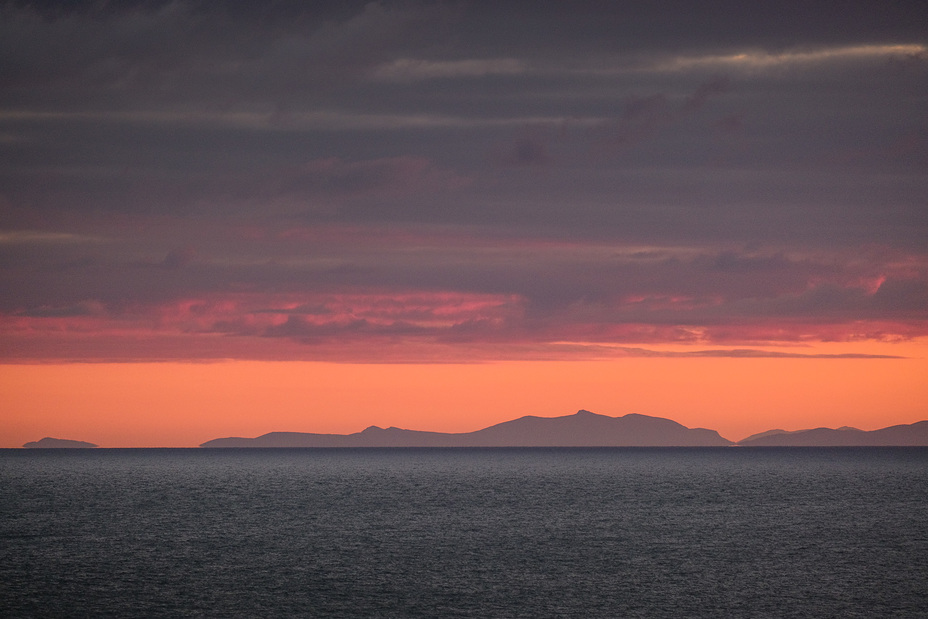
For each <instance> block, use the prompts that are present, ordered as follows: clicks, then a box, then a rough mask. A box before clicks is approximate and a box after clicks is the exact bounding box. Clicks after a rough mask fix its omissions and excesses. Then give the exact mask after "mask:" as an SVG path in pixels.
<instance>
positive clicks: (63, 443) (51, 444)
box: [23, 436, 98, 449]
mask: <svg viewBox="0 0 928 619" xmlns="http://www.w3.org/2000/svg"><path fill="white" fill-rule="evenodd" d="M23 447H25V448H26V449H93V448H94V447H98V445H95V444H93V443H88V442H86V441H72V440H70V439H66V438H52V437H50V436H46V437H45V438H43V439H42V440H39V441H29V442H28V443H26V444H25V445H23Z"/></svg>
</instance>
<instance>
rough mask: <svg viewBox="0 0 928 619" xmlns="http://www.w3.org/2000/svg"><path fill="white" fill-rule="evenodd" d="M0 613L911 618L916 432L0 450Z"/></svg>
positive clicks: (920, 527) (924, 467)
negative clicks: (798, 441)
mask: <svg viewBox="0 0 928 619" xmlns="http://www.w3.org/2000/svg"><path fill="white" fill-rule="evenodd" d="M0 616H3V617H59V616H80V617H104V616H112V617H133V616H145V617H157V616H168V617H177V616H180V617H182V616H211V617H239V616H241V617H285V616H286V617H290V616H305V617H726V616H728V617H767V616H776V617H893V616H898V617H926V616H928V449H924V448H862V449H858V448H833V449H802V448H800V449H788V448H785V449H741V448H722V449H705V448H703V449H685V448H681V449H621V448H618V449H358V450H352V449H346V450H298V449H297V450H196V449H192V450H89V451H85V450H3V451H0Z"/></svg>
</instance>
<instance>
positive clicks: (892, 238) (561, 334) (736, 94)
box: [0, 0, 928, 341]
mask: <svg viewBox="0 0 928 619" xmlns="http://www.w3.org/2000/svg"><path fill="white" fill-rule="evenodd" d="M641 4H646V5H647V6H641ZM925 23H928V5H925V4H924V3H922V2H897V3H892V4H891V5H886V6H881V7H880V9H879V11H876V10H875V9H874V5H872V4H871V3H866V2H849V3H846V4H845V5H844V6H843V8H842V9H841V10H837V9H834V8H832V7H831V5H829V4H827V3H808V2H803V3H799V2H777V3H762V4H757V3H748V4H745V3H740V2H727V1H726V2H709V3H701V4H700V5H699V7H698V9H697V8H696V7H695V5H693V4H692V3H687V2H671V1H666V2H658V3H616V2H599V1H595V0H588V1H586V2H572V3H569V4H566V3H565V4H554V5H546V6H545V7H541V6H539V5H538V3H535V2H506V3H500V4H499V5H498V6H497V5H493V6H490V5H488V4H484V3H389V2H383V3H378V2H372V3H345V2H332V3H311V4H309V5H306V4H304V3H297V2H293V3H290V2H279V3H275V4H274V5H273V8H267V7H265V6H263V5H262V6H258V5H256V4H254V3H248V2H242V3H224V2H192V1H191V2H183V1H179V2H111V3H105V4H102V5H101V4H97V3H90V2H88V3H56V2H38V3H31V4H28V5H27V4H22V3H7V4H5V5H4V6H3V7H2V9H0V267H2V273H0V280H2V286H3V289H4V290H5V291H6V294H5V295H4V296H3V297H2V298H0V312H2V313H3V314H5V315H7V316H14V317H18V319H21V320H27V319H30V320H39V321H41V320H43V319H44V320H48V321H52V320H55V319H64V318H67V317H68V316H73V317H84V318H86V319H88V320H89V319H94V320H100V321H104V322H105V321H106V320H112V321H118V319H119V316H126V315H129V314H131V315H141V314H144V313H145V312H154V311H155V310H153V309H151V308H154V307H161V306H163V305H165V304H168V305H169V304H171V303H176V302H181V301H183V300H184V299H196V298H205V297H216V296H222V295H231V294H240V293H248V294H254V295H260V294H287V295H293V299H296V297H299V295H303V296H304V297H305V298H304V299H303V301H302V302H300V301H299V300H298V299H296V300H293V302H292V303H290V305H288V306H287V307H277V308H275V307H261V306H260V303H258V302H257V301H255V303H258V304H257V305H254V306H253V305H251V304H246V305H247V308H245V309H243V310H242V311H243V312H245V311H246V310H247V312H252V314H248V315H247V316H246V315H244V314H243V315H242V316H239V317H238V318H235V317H230V316H222V317H221V318H217V319H216V320H217V321H218V320H221V321H222V324H221V325H219V326H217V327H216V329H217V330H218V331H223V332H235V330H236V329H239V330H240V332H241V333H251V334H255V333H259V334H262V335H263V336H264V337H277V338H284V339H285V338H295V339H299V338H300V337H308V335H307V334H313V337H316V335H319V334H323V335H324V334H327V333H328V334H330V333H334V332H337V331H339V330H341V331H342V332H346V331H354V332H357V333H370V332H375V331H376V332H378V333H384V334H387V335H390V336H391V337H397V338H400V337H417V336H419V335H421V334H422V331H421V330H422V329H423V328H424V327H422V326H421V324H420V325H419V326H410V325H414V323H415V316H414V315H413V314H410V315H409V316H407V317H403V318H397V319H396V320H395V321H393V322H390V321H384V322H383V323H382V324H379V325H378V324H377V323H376V317H371V316H368V315H363V316H362V315H354V316H353V317H352V316H350V315H347V314H346V316H347V318H345V319H344V321H343V322H340V323H335V322H330V323H327V322H326V321H325V320H322V318H321V317H322V316H325V315H327V314H325V313H322V314H313V313H309V314H300V313H299V312H295V310H294V308H295V307H298V306H301V305H302V306H305V307H315V308H317V309H319V308H322V309H326V306H324V305H319V304H320V303H322V301H320V299H319V298H318V296H319V295H320V294H323V295H324V294H341V293H346V291H348V292H358V291H367V292H368V293H370V294H374V291H376V294H391V292H392V293H395V294H400V293H401V292H402V293H405V292H408V291H410V290H421V291H427V292H447V291H458V292H460V293H461V294H473V295H502V297H501V298H505V299H509V300H508V301H506V303H507V304H510V305H511V311H506V312H502V314H501V315H499V316H493V317H491V318H492V319H491V318H486V317H481V316H482V315H480V314H479V312H478V313H477V314H475V318H474V321H475V322H467V321H466V320H465V319H464V318H461V322H460V324H458V325H457V327H456V329H457V331H448V332H442V333H444V335H443V337H445V336H447V337H449V338H453V337H458V338H463V339H468V338H469V339H471V340H479V339H480V338H485V339H488V340H489V339H493V338H496V337H503V338H504V339H505V338H507V337H508V338H510V339H513V340H515V339H518V338H524V339H528V340H531V339H532V338H535V339H541V340H551V341H556V340H558V338H561V339H569V338H568V336H571V335H576V339H582V337H588V336H591V335H593V334H595V333H600V335H601V337H602V338H603V339H604V340H609V339H610V338H611V339H612V340H621V339H622V337H624V336H622V335H621V334H620V333H619V331H620V330H621V329H620V327H621V326H622V325H629V324H638V325H641V324H646V325H653V326H654V327H655V329H663V328H664V327H665V326H666V327H674V326H683V327H686V328H690V327H706V328H709V327H712V328H714V329H716V333H719V334H721V333H722V331H721V329H722V327H724V326H725V325H733V327H732V328H733V331H732V333H735V335H732V339H733V340H734V339H737V337H743V338H744V340H745V341H754V340H752V339H751V338H752V337H754V336H752V335H750V334H746V332H742V331H738V329H741V328H742V327H743V326H744V325H745V324H749V323H761V322H764V323H769V322H772V321H776V320H790V321H794V322H797V323H802V324H834V323H839V322H853V321H855V320H856V321H884V322H885V321H895V322H896V323H899V324H897V325H896V326H895V327H893V328H895V329H896V332H898V333H902V332H904V333H905V334H908V335H910V334H911V333H915V332H918V328H916V327H914V326H911V325H920V324H923V323H924V322H925V321H926V319H928V315H926V311H928V310H926V308H928V293H926V289H928V283H926V282H928V273H926V266H925V264H926V249H925V247H926V244H925V239H928V208H926V200H928V116H926V112H925V110H926V109H928V37H926V36H925V34H924V28H923V24H925ZM307 230H310V231H311V230H316V231H317V232H316V233H314V234H309V235H308V236H305V235H303V232H305V231H307ZM346 230H348V231H352V230H353V232H350V233H347V236H344V237H342V236H339V235H344V234H346V233H345V231H346ZM436 230H438V231H441V234H448V235H449V238H450V239H451V240H450V241H449V242H448V243H447V244H445V245H442V244H441V243H440V242H439V243H437V244H436V242H435V238H436V236H435V231H436ZM326 231H332V232H331V235H332V237H331V238H327V237H326V235H327V234H329V233H328V232H326ZM439 236H440V235H439ZM557 243H560V244H566V245H563V246H566V247H573V248H575V249H571V250H558V251H546V250H545V249H544V248H545V247H547V246H552V245H550V244H557ZM637 246H641V247H645V248H650V249H646V250H643V251H644V254H642V255H646V256H648V258H647V259H644V258H641V257H635V258H631V257H629V254H627V253H625V252H626V248H629V247H637ZM519 247H522V248H529V249H524V250H522V249H518V248H519ZM604 247H605V248H610V250H609V251H602V248H604ZM860 247H866V248H867V249H866V250H865V251H860V250H859V248H860ZM610 251H611V252H615V253H610ZM648 252H652V253H651V254H648ZM288 298H290V297H288ZM143 307H144V308H148V309H146V310H144V311H143V310H141V309H139V308H143ZM243 307H244V306H243ZM329 309H331V308H329ZM329 309H326V311H329ZM263 310H267V311H281V312H283V311H287V312H291V314H290V318H287V319H286V320H278V321H277V322H275V323H274V324H273V325H271V326H268V325H264V323H261V324H262V325H263V326H262V327H261V329H263V331H262V330H261V329H258V328H257V327H255V326H254V324H252V322H253V319H252V318H249V316H254V315H260V314H253V312H260V311H263ZM319 311H321V309H320V310H319ZM281 315H283V314H281ZM307 316H310V317H315V318H314V319H313V320H309V319H308V318H307ZM407 319H408V320H407ZM484 319H486V320H489V322H480V320H484ZM11 320H12V319H11ZM391 320H392V319H391ZM404 320H407V322H408V324H407V323H404V322H403V321H404ZM494 321H495V322H494ZM207 322H208V321H203V322H202V323H197V327H196V329H207V330H208V328H209V327H208V325H207V324H206V323H207ZM259 322H260V321H259ZM901 323H905V324H907V325H910V327H905V326H900V324H901ZM113 324H115V323H113ZM436 324H437V323H436ZM488 325H490V326H492V328H490V327H489V326H488ZM591 325H593V326H591ZM597 325H598V326H597ZM735 327H737V328H735ZM431 328H432V327H428V328H427V330H428V329H431ZM442 328H444V327H442ZM879 328H881V327H879V326H878V325H872V329H871V328H870V327H868V328H867V329H865V330H864V331H866V332H867V333H870V334H876V335H875V337H882V335H880V333H878V330H879ZM616 329H619V331H616ZM887 329H889V327H887ZM890 330H891V329H890ZM501 331H504V332H505V333H504V334H503V335H502V336H501V335H500V332H501ZM768 331H769V329H768ZM429 333H432V332H431V331H429ZM617 333H619V334H618V335H617ZM737 333H742V335H740V336H738V335H737ZM301 334H303V335H302V336H301ZM794 336H795V334H793V335H791V336H786V335H784V336H783V337H784V338H787V337H794ZM628 337H629V338H631V337H632V336H631V335H629V336H628ZM655 337H659V336H655ZM719 337H722V335H719ZM835 337H838V336H837V335H835Z"/></svg>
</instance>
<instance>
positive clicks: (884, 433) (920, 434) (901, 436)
mask: <svg viewBox="0 0 928 619" xmlns="http://www.w3.org/2000/svg"><path fill="white" fill-rule="evenodd" d="M738 445H741V446H744V447H906V446H928V421H919V422H917V423H912V424H902V425H898V426H890V427H888V428H882V429H880V430H871V431H865V430H858V429H857V428H849V427H843V428H838V429H837V430H835V429H832V428H814V429H811V430H797V431H795V432H787V431H785V430H770V431H768V432H762V433H760V434H755V435H753V436H749V437H748V438H746V439H744V440H742V441H740V442H739V443H738Z"/></svg>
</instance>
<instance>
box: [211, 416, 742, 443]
mask: <svg viewBox="0 0 928 619" xmlns="http://www.w3.org/2000/svg"><path fill="white" fill-rule="evenodd" d="M731 444H732V442H731V441H729V440H727V439H724V438H722V437H721V436H719V434H718V432H716V431H715V430H706V429H704V428H687V427H686V426H683V425H681V424H679V423H677V422H676V421H671V420H670V419H663V418H661V417H649V416H647V415H638V414H629V415H625V416H623V417H608V416H606V415H597V414H596V413H591V412H589V411H585V410H581V411H579V412H577V413H576V414H574V415H565V416H563V417H535V416H532V415H529V416H526V417H520V418H519V419H513V420H512V421H505V422H503V423H499V424H496V425H493V426H489V427H487V428H483V429H482V430H477V431H475V432H464V433H457V434H450V433H444V432H422V431H418V430H403V429H400V428H393V427H391V428H380V427H377V426H371V427H369V428H367V429H365V430H363V431H361V432H356V433H354V434H310V433H303V432H271V433H269V434H264V435H262V436H259V437H257V438H238V437H231V438H217V439H213V440H211V441H207V442H205V443H203V444H202V445H200V446H201V447H723V446H726V445H731Z"/></svg>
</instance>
